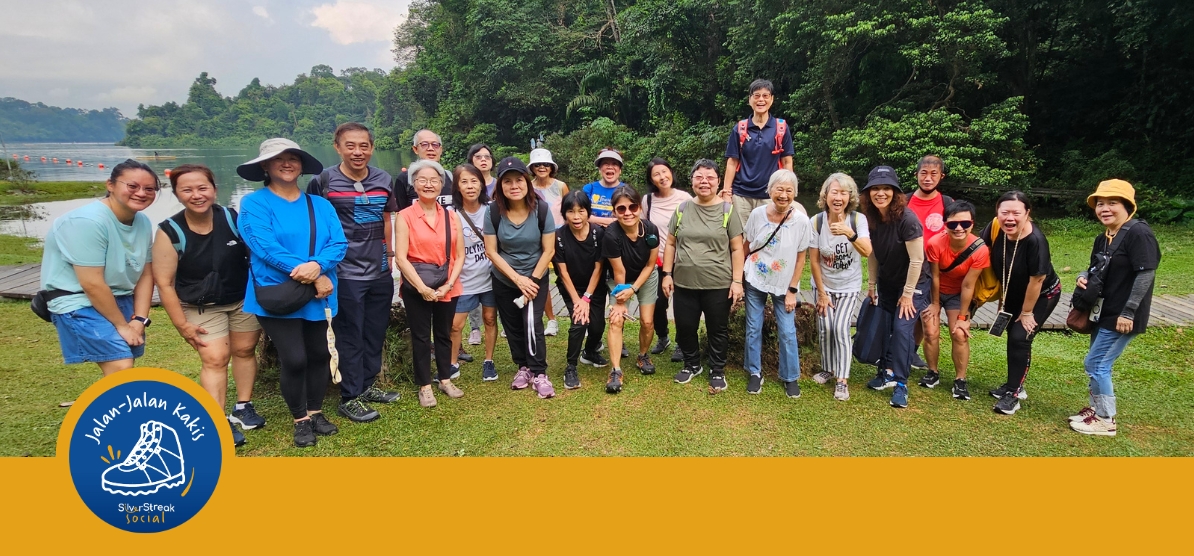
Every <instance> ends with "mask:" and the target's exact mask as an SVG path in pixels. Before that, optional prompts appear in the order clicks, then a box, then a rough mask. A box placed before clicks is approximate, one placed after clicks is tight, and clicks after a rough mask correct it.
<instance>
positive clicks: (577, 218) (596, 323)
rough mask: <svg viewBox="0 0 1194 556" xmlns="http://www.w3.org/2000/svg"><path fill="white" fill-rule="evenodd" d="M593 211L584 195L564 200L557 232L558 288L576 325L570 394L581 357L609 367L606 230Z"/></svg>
mask: <svg viewBox="0 0 1194 556" xmlns="http://www.w3.org/2000/svg"><path fill="white" fill-rule="evenodd" d="M591 212H592V205H591V204H590V202H589V196H588V195H585V192H584V191H581V190H579V189H578V190H576V191H570V192H568V194H566V195H564V197H563V198H561V199H560V216H562V217H563V219H564V225H562V226H560V227H559V228H557V229H556V252H555V255H553V256H552V260H551V262H552V264H553V265H555V268H556V288H557V289H558V290H559V291H560V297H561V298H563V300H564V306H565V307H567V308H568V318H569V319H570V320H571V321H572V326H571V327H569V329H568V367H567V368H566V369H564V388H566V389H568V390H574V389H576V388H580V376H579V375H578V374H577V372H576V363H577V359H579V360H580V361H581V362H583V363H585V364H588V365H592V366H594V367H604V366H605V365H607V364H608V362H607V361H606V360H605V358H604V357H601V354H600V353H599V350H600V349H601V335H602V334H603V333H605V294H606V291H607V290H606V288H605V281H604V280H602V279H601V278H602V265H601V240H602V239H603V238H604V237H605V228H602V227H601V226H598V225H596V224H589V215H590V213H591ZM582 292H583V293H582ZM586 335H587V336H588V340H587V341H586V340H585V336H586ZM582 343H583V344H584V352H583V353H582V352H581V344H582Z"/></svg>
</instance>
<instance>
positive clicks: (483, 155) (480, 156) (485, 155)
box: [436, 143, 493, 160]
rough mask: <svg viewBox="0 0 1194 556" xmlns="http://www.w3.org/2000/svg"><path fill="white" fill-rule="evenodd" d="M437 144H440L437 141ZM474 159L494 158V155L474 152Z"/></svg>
mask: <svg viewBox="0 0 1194 556" xmlns="http://www.w3.org/2000/svg"><path fill="white" fill-rule="evenodd" d="M436 145H437V146H438V145H439V143H436ZM473 160H493V157H492V156H489V155H487V154H474V155H473Z"/></svg>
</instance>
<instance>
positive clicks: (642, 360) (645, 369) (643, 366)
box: [638, 353, 655, 375]
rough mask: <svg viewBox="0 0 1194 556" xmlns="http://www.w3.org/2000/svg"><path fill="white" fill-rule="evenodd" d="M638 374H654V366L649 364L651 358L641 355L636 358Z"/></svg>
mask: <svg viewBox="0 0 1194 556" xmlns="http://www.w3.org/2000/svg"><path fill="white" fill-rule="evenodd" d="M638 372H640V373H642V374H644V375H653V374H655V364H654V363H652V362H651V356H649V355H647V354H645V353H642V354H639V356H638Z"/></svg>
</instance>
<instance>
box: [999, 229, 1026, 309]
mask: <svg viewBox="0 0 1194 556" xmlns="http://www.w3.org/2000/svg"><path fill="white" fill-rule="evenodd" d="M1021 235H1022V234H1021ZM1019 250H1020V236H1019V235H1017V236H1016V245H1015V246H1014V247H1012V259H1011V260H1010V261H1009V260H1008V259H1007V235H1006V234H1005V235H1004V236H1003V263H1004V264H1003V265H1002V266H1003V280H1002V282H1003V289H1002V291H1000V294H999V310H1000V311H1002V310H1003V301H1004V300H1005V299H1007V287H1008V285H1009V284H1010V283H1011V279H1012V277H1011V276H1012V266H1013V265H1015V264H1016V251H1019Z"/></svg>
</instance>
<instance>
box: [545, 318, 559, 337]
mask: <svg viewBox="0 0 1194 556" xmlns="http://www.w3.org/2000/svg"><path fill="white" fill-rule="evenodd" d="M559 333H560V323H558V322H556V320H555V319H551V320H549V321H547V326H544V327H543V335H544V336H555V335H556V334H559Z"/></svg>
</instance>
